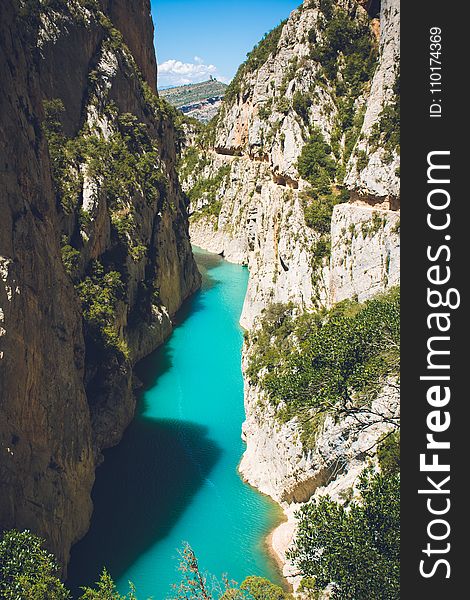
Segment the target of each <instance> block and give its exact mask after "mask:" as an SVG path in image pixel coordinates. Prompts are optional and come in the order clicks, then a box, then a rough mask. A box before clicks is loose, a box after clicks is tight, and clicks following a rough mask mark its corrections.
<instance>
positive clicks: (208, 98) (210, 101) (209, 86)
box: [159, 79, 228, 122]
mask: <svg viewBox="0 0 470 600" xmlns="http://www.w3.org/2000/svg"><path fill="white" fill-rule="evenodd" d="M227 87H228V86H227V84H225V83H222V82H221V81H217V79H209V80H208V81H202V82H201V83H189V84H187V85H180V86H177V87H172V88H167V89H161V90H159V94H160V96H161V97H162V98H165V100H167V101H168V102H169V103H170V104H172V105H173V106H175V107H176V108H178V109H179V110H181V111H182V112H184V113H185V114H188V115H190V116H192V117H194V118H196V119H198V120H199V121H203V122H207V121H210V119H211V118H212V117H213V116H214V115H215V114H216V113H217V112H218V110H219V108H220V105H221V103H222V99H223V97H224V95H225V91H226V89H227Z"/></svg>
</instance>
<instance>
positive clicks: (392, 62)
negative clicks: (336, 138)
mask: <svg viewBox="0 0 470 600" xmlns="http://www.w3.org/2000/svg"><path fill="white" fill-rule="evenodd" d="M399 69H400V2H399V0H382V1H381V10H380V61H379V64H378V67H377V70H376V72H375V74H374V78H373V80H372V85H371V91H370V97H369V100H368V102H367V108H366V112H365V115H364V122H363V125H362V129H361V134H360V136H359V141H358V143H357V148H356V153H355V154H354V155H353V156H352V157H351V159H350V161H349V163H348V166H347V175H346V180H345V181H346V185H347V186H348V187H351V188H354V189H356V190H358V191H360V192H361V193H362V194H365V195H370V196H374V197H386V196H393V197H398V196H399V195H400V176H399V165H400V157H399V155H398V153H397V151H396V149H395V148H393V149H392V150H388V149H387V148H384V147H380V146H378V145H377V144H374V143H373V141H372V140H371V137H372V134H373V132H374V127H377V125H379V126H380V123H381V115H382V114H383V111H384V108H385V109H387V108H388V107H392V106H393V107H395V106H397V104H398V102H399V96H398V94H399V89H398V81H399V76H400V73H399ZM361 152H363V153H364V154H365V156H367V165H366V166H365V168H362V169H360V168H359V167H358V160H357V158H358V155H359V154H360V153H361Z"/></svg>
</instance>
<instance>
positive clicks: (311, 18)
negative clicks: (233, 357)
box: [180, 0, 400, 589]
mask: <svg viewBox="0 0 470 600" xmlns="http://www.w3.org/2000/svg"><path fill="white" fill-rule="evenodd" d="M345 31H346V32H347V35H348V36H349V37H348V39H352V40H355V41H353V42H352V46H351V47H350V48H349V50H347V48H348V43H349V42H347V41H344V40H343V42H342V44H343V48H346V50H344V52H342V51H339V52H338V54H337V61H336V63H334V64H333V66H331V64H330V63H329V62H328V61H329V57H330V56H331V53H332V52H333V50H334V46H333V47H332V44H333V43H334V41H332V40H334V39H335V36H336V39H337V38H339V37H341V36H344V32H345ZM356 42H357V47H355V46H354V44H355V43H356ZM359 47H360V48H364V47H366V48H367V49H368V50H367V52H364V51H359V50H358V48H359ZM361 52H362V53H361ZM398 64H399V3H398V1H397V0H382V2H381V3H364V2H356V1H355V0H338V1H337V2H320V1H306V2H304V3H303V5H301V6H300V7H299V8H298V9H297V10H295V11H294V12H293V13H292V14H291V15H290V17H289V18H288V19H287V21H285V22H284V23H282V24H281V25H280V26H279V27H278V28H277V29H276V30H274V31H273V32H271V33H270V34H268V35H267V36H266V37H265V39H264V40H263V41H262V42H260V44H259V45H258V46H257V47H256V48H255V49H254V51H253V52H252V54H251V55H250V56H249V57H248V60H247V62H246V63H245V64H244V65H243V66H242V67H241V68H240V70H239V72H238V74H237V76H236V77H235V80H234V81H233V82H232V84H231V86H230V88H229V89H228V90H227V94H226V96H225V100H224V104H223V107H222V109H221V111H220V113H219V115H218V117H216V119H215V120H214V121H213V122H212V123H211V124H210V125H209V128H208V129H207V130H206V131H205V132H204V133H203V134H202V135H201V134H200V135H199V136H198V135H196V136H195V137H194V132H192V133H191V136H189V137H190V138H191V141H192V145H191V148H190V149H189V151H188V150H187V151H186V152H185V154H184V155H183V159H182V160H181V164H180V173H181V176H182V180H183V187H184V189H185V190H186V192H187V193H188V196H189V198H190V200H191V215H192V216H191V226H190V232H191V238H192V241H193V243H195V244H196V245H198V246H201V247H202V248H206V249H208V250H210V251H213V252H217V253H219V254H221V255H223V256H224V257H225V258H226V259H228V260H231V261H234V262H238V263H242V264H246V265H248V267H249V270H250V280H249V286H248V293H247V296H246V300H245V305H244V308H243V314H242V318H241V324H242V325H243V326H244V327H245V328H246V329H248V330H249V331H250V332H253V331H256V330H257V328H258V327H259V326H260V317H262V316H263V314H264V312H265V310H266V309H267V308H269V307H270V306H272V305H276V304H277V303H282V304H283V305H285V306H292V305H294V306H296V307H297V309H296V310H297V311H299V312H300V313H302V312H305V311H307V312H311V311H313V310H316V309H328V308H330V307H332V306H334V305H335V304H336V303H337V302H340V301H343V300H348V299H349V300H355V301H359V302H365V301H367V300H369V299H370V298H372V297H374V296H375V295H377V294H378V293H381V292H385V291H386V290H389V289H390V288H392V287H394V286H397V285H399V280H400V235H399V232H400V211H399V207H400V200H399V139H398V131H399V112H398V100H399V96H398V94H399V83H398V82H399V72H398V68H397V66H398ZM358 73H360V77H359V76H358ZM357 77H359V79H360V81H358V79H357ZM194 148H196V149H197V153H196V152H195V150H194ZM306 164H307V165H308V164H310V168H311V171H310V172H309V171H308V169H307V168H305V165H306ZM318 165H320V166H321V169H317V172H315V169H316V168H317V166H318ZM331 165H333V166H332V167H331V171H333V167H334V173H335V174H334V176H330V179H329V181H328V179H327V183H328V186H327V188H326V191H325V185H324V180H325V176H326V175H328V169H329V168H330V166H331ZM315 173H316V174H315ZM320 176H321V177H323V179H321V177H320ZM322 186H323V188H322ZM320 189H323V191H322V192H319V193H318V192H317V190H320ZM322 194H325V195H326V196H325V197H326V200H325V201H322V199H321V196H322ZM322 202H323V204H322ZM323 209H324V210H325V211H326V213H325V212H320V210H323ZM328 211H329V212H328ZM325 223H326V225H325ZM248 339H249V336H248ZM254 351H255V350H254V349H253V346H252V345H251V344H250V342H249V341H248V342H247V343H246V344H245V347H244V359H243V363H244V371H245V409H246V422H245V424H244V427H243V438H244V440H245V441H246V444H247V449H246V452H245V454H244V456H243V459H242V462H241V464H240V472H241V474H242V476H243V477H244V478H245V479H246V480H247V481H248V482H249V483H250V484H252V485H254V486H256V487H257V488H258V489H260V490H261V491H262V492H264V493H266V494H269V495H270V496H271V497H272V498H274V499H275V500H276V501H277V502H279V503H280V504H281V505H282V506H283V508H284V510H285V512H286V515H287V517H288V520H287V522H286V523H285V524H283V525H281V527H280V528H279V529H278V530H276V532H274V534H273V537H272V540H273V545H274V549H275V551H276V552H277V554H278V556H279V558H280V560H281V562H282V563H283V564H284V565H285V567H284V572H285V574H286V575H287V576H290V575H292V573H293V569H292V565H290V564H288V561H287V558H286V554H285V552H286V549H287V548H288V547H289V545H290V544H291V542H292V539H293V535H294V532H295V523H296V519H295V516H294V514H295V511H296V509H298V508H299V506H300V505H301V503H304V502H309V501H313V500H314V499H315V498H316V497H317V496H318V495H319V494H322V493H330V494H331V495H332V497H333V498H334V499H336V500H340V501H341V494H342V493H343V492H345V491H346V490H348V489H349V488H352V487H354V482H355V481H356V479H357V476H358V474H359V473H360V472H361V470H362V469H363V468H364V466H365V465H366V464H367V462H368V461H369V460H371V459H372V458H373V456H374V453H375V450H376V445H377V442H378V441H379V440H380V438H381V437H382V436H383V435H384V433H386V432H387V431H389V430H390V428H391V427H392V428H393V427H397V426H398V425H399V400H398V390H397V385H396V380H393V381H392V380H391V381H389V382H388V383H387V384H386V385H385V386H384V387H383V389H382V391H381V393H380V394H379V396H378V398H376V400H374V403H373V405H372V407H371V408H372V411H371V412H372V413H374V415H375V416H371V415H369V417H367V419H370V421H368V422H367V424H366V426H365V429H362V428H358V427H357V426H356V425H357V423H355V420H354V418H347V417H346V418H344V419H342V420H341V421H340V422H336V421H335V419H334V418H333V417H332V416H326V418H325V419H324V421H323V422H322V424H321V426H320V427H319V432H318V435H317V437H316V440H315V443H314V444H313V445H310V446H308V445H307V446H306V445H305V443H304V442H303V441H302V439H301V438H302V436H301V427H300V424H299V422H298V419H296V418H294V419H292V420H289V421H286V420H285V419H280V418H279V410H280V409H279V407H276V405H275V404H273V403H271V402H269V400H268V399H267V398H266V396H265V393H264V392H263V391H262V390H261V389H260V388H259V387H258V386H257V385H255V384H253V383H252V382H251V381H250V377H249V376H248V375H247V368H248V365H249V363H250V360H251V359H252V358H253V352H254ZM363 425H364V423H363ZM374 449H375V450H374ZM291 582H292V583H293V584H294V587H295V589H298V585H299V583H300V581H299V578H298V577H293V578H291Z"/></svg>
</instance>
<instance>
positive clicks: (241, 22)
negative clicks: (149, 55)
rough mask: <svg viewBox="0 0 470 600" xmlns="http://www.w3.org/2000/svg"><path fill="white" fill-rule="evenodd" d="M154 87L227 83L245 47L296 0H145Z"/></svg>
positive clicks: (250, 47)
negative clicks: (147, 0)
mask: <svg viewBox="0 0 470 600" xmlns="http://www.w3.org/2000/svg"><path fill="white" fill-rule="evenodd" d="M151 2H152V14H153V20H154V23H155V46H156V50H157V60H158V64H159V83H158V84H159V87H164V86H168V85H180V84H184V83H192V82H198V81H204V80H206V79H209V75H213V76H214V77H216V78H217V79H220V80H221V81H225V82H227V83H228V82H229V81H230V79H231V78H232V77H233V76H234V75H235V73H236V70H237V68H238V66H239V65H240V64H241V63H242V62H243V61H244V60H245V58H246V54H247V52H249V51H250V50H251V49H252V48H253V46H254V45H255V44H256V43H258V42H259V40H260V39H261V38H262V37H263V35H264V34H265V33H266V32H267V31H269V30H271V29H272V28H273V27H275V26H276V25H277V24H278V23H279V22H280V21H282V20H283V19H285V18H286V17H288V16H289V14H290V12H291V11H292V10H293V9H294V8H296V7H297V6H298V5H299V4H300V3H301V0H151Z"/></svg>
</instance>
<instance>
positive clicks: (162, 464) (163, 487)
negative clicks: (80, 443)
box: [69, 249, 279, 600]
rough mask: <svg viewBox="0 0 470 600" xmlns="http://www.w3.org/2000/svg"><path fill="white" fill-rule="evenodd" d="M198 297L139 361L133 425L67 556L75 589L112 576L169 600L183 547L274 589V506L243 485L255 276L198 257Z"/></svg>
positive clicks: (206, 565)
mask: <svg viewBox="0 0 470 600" xmlns="http://www.w3.org/2000/svg"><path fill="white" fill-rule="evenodd" d="M195 256H196V260H197V262H198V266H199V270H200V271H201V273H202V275H203V285H202V289H201V290H200V291H199V292H198V293H196V294H195V295H194V296H193V297H192V298H191V299H190V300H188V301H187V302H186V303H185V305H184V306H183V308H182V309H181V311H180V313H179V314H178V315H177V327H176V328H175V330H174V332H173V334H172V336H171V337H170V339H169V340H168V341H167V342H166V343H165V344H164V345H163V346H162V347H161V348H159V349H158V350H157V351H156V352H154V353H153V354H152V355H151V356H150V357H148V358H147V359H145V360H144V361H142V363H141V364H140V365H139V366H138V368H137V374H138V376H139V378H140V379H141V380H142V382H143V383H144V390H145V391H144V393H143V394H142V395H141V398H140V401H139V404H138V410H137V415H136V418H135V420H134V422H133V423H132V424H131V426H130V427H129V428H128V430H127V431H126V433H125V435H124V438H123V440H122V442H121V444H120V445H119V446H117V447H116V448H112V449H110V450H108V451H106V452H105V461H104V463H103V465H102V466H100V467H99V469H98V471H97V478H96V483H95V486H94V489H93V501H94V506H95V511H94V514H93V519H92V524H91V528H90V531H89V533H88V534H87V536H86V537H85V538H84V539H83V540H82V541H81V542H80V543H79V544H77V545H76V546H75V547H74V549H73V551H72V560H71V564H70V569H69V584H70V585H71V586H72V589H74V591H75V593H76V591H77V586H78V585H89V584H91V583H92V582H94V581H96V579H97V578H98V576H99V573H100V571H101V569H102V568H103V566H106V568H107V569H108V571H109V572H110V573H111V575H112V576H113V578H114V579H115V581H116V582H117V585H118V588H119V591H120V592H121V593H124V592H126V591H127V589H128V586H127V582H128V581H132V582H133V583H134V584H135V586H136V589H137V596H138V598H139V600H146V599H147V598H148V597H150V596H151V597H152V598H153V600H166V599H167V598H171V596H172V588H171V584H172V583H175V582H178V581H179V578H180V575H179V573H178V571H177V566H178V552H177V551H178V548H181V546H182V543H183V542H184V541H186V542H188V543H189V544H190V545H191V546H192V548H193V549H194V551H195V552H196V554H197V556H198V558H199V563H200V567H201V569H202V570H204V571H208V572H209V573H211V574H213V575H215V576H217V577H219V578H220V577H221V575H222V574H224V573H226V574H228V576H229V578H230V579H233V580H235V581H238V582H241V581H242V580H243V579H244V578H245V577H246V576H248V575H262V576H264V577H268V578H270V579H271V580H272V581H275V582H278V583H279V574H278V572H277V570H276V566H275V564H274V563H273V561H272V559H271V558H270V556H269V553H268V551H267V547H266V536H267V535H268V533H269V531H270V530H271V529H272V528H273V527H274V526H275V525H276V523H277V522H278V520H279V512H278V509H277V507H276V505H274V503H272V502H271V501H270V500H268V499H267V498H265V497H264V496H262V495H261V494H258V493H257V492H256V491H255V490H254V489H252V488H251V487H250V486H248V485H246V484H245V483H243V482H242V480H241V479H240V477H239V475H238V472H237V466H238V463H239V462H240V459H241V455H242V453H243V450H244V446H243V442H242V440H241V438H240V433H241V426H242V422H243V420H244V409H243V379H242V374H241V347H242V339H243V332H242V330H241V328H240V326H239V324H238V321H239V318H240V313H241V309H242V306H243V299H244V296H245V292H246V286H247V281H248V270H247V269H246V268H245V267H241V266H239V265H234V264H231V263H228V262H226V261H224V260H222V259H221V258H220V257H219V256H216V255H213V254H208V253H206V252H203V251H200V250H198V249H195Z"/></svg>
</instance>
